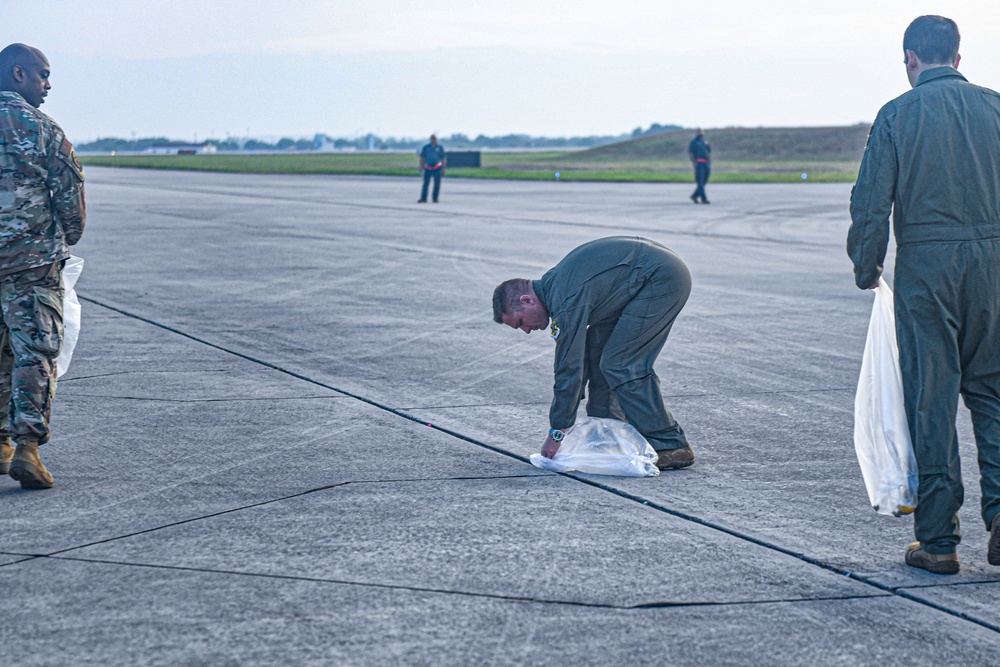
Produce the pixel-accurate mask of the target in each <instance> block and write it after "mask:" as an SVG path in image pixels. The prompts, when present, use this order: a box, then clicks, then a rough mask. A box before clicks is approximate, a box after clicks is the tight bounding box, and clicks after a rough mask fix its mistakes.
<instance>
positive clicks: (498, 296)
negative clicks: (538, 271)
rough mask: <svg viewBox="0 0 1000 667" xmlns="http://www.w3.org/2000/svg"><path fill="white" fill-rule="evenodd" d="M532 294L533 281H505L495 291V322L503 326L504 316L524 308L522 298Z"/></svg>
mask: <svg viewBox="0 0 1000 667" xmlns="http://www.w3.org/2000/svg"><path fill="white" fill-rule="evenodd" d="M529 293H531V281H530V280H528V279H527V278H511V279H510V280H505V281H503V282H502V283H500V284H499V285H497V288H496V289H495V290H493V321H494V322H497V323H500V324H502V323H503V316H504V315H510V314H511V313H515V312H517V311H519V310H521V309H522V308H524V306H522V305H521V297H522V296H524V295H525V294H529Z"/></svg>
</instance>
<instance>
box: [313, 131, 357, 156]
mask: <svg viewBox="0 0 1000 667" xmlns="http://www.w3.org/2000/svg"><path fill="white" fill-rule="evenodd" d="M338 143H339V144H340V145H338ZM313 150H314V151H338V152H341V151H354V150H357V148H356V147H355V146H349V145H347V142H345V141H344V140H343V139H334V138H333V137H329V136H327V135H325V134H317V135H316V136H315V137H313Z"/></svg>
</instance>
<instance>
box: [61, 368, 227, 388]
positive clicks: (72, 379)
mask: <svg viewBox="0 0 1000 667" xmlns="http://www.w3.org/2000/svg"><path fill="white" fill-rule="evenodd" d="M231 372H232V369H229V368H206V369H204V370H201V369H199V370H190V371H174V370H149V371H118V372H115V373H97V374H95V375H77V376H75V377H69V378H62V377H61V378H59V385H60V386H61V385H64V384H66V383H67V382H76V381H77V380H92V379H94V378H106V377H115V376H118V375H150V374H152V373H174V374H188V375H190V374H192V373H197V374H198V375H204V374H205V373H231Z"/></svg>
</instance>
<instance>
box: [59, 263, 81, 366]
mask: <svg viewBox="0 0 1000 667" xmlns="http://www.w3.org/2000/svg"><path fill="white" fill-rule="evenodd" d="M82 271H83V259H82V258H80V257H70V258H69V259H67V260H66V264H65V265H63V273H62V280H63V288H64V289H65V290H66V296H64V297H63V345H62V351H61V352H60V353H59V356H58V357H56V377H62V376H63V375H64V374H65V373H66V371H68V370H69V362H70V359H72V358H73V350H74V349H75V348H76V341H77V339H78V338H80V300H79V299H77V298H76V290H75V289H74V287H75V286H76V281H77V279H78V278H79V277H80V273H81V272H82Z"/></svg>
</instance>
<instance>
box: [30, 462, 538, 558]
mask: <svg viewBox="0 0 1000 667" xmlns="http://www.w3.org/2000/svg"><path fill="white" fill-rule="evenodd" d="M542 477H546V475H539V474H531V475H488V476H471V477H413V478H410V477H404V478H400V479H349V480H346V481H343V482H337V483H336V484H326V485H324V486H318V487H316V488H314V489H307V490H305V491H299V492H298V493H292V494H290V495H287V496H281V497H280V498H270V499H268V500H262V501H260V502H257V503H251V504H249V505H240V506H239V507H230V508H229V509H227V510H219V511H218V512H212V513H211V514H202V515H199V516H193V517H191V518H189V519H181V520H180V521H171V522H170V523H165V524H162V525H160V526H153V527H152V528H145V529H143V530H137V531H135V532H134V533H125V534H124V535H115V536H114V537H107V538H105V539H103V540H96V541H94V542H88V543H86V544H78V545H76V546H72V547H67V548H65V549H59V550H58V551H50V552H49V553H45V554H12V555H16V556H27V557H30V558H49V557H53V556H58V555H59V554H64V553H68V552H70V551H76V550H77V549H86V548H88V547H94V546H97V545H99V544H107V543H109V542H116V541H118V540H125V539H128V538H130V537H136V536H138V535H145V534H146V533H155V532H156V531H158V530H164V529H166V528H174V527H175V526H183V525H184V524H187V523H194V522H195V521H201V520H203V519H211V518H214V517H217V516H222V515H224V514H232V513H234V512H242V511H243V510H249V509H253V508H255V507H263V506H264V505H271V504H273V503H280V502H284V501H286V500H292V499H293V498H301V497H302V496H308V495H309V494H311V493H317V492H319V491H329V490H330V489H337V488H340V487H344V486H350V485H352V484H405V483H408V482H454V481H462V480H492V479H523V478H542Z"/></svg>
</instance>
